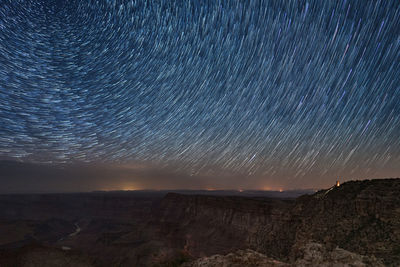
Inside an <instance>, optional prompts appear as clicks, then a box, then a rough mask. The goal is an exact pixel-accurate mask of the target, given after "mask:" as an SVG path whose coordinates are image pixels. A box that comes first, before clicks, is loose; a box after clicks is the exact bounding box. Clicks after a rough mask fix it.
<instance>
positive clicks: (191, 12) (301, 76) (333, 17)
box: [0, 0, 400, 188]
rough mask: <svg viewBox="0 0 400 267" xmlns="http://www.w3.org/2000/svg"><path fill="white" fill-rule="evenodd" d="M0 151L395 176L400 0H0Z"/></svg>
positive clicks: (222, 171) (288, 173)
mask: <svg viewBox="0 0 400 267" xmlns="http://www.w3.org/2000/svg"><path fill="white" fill-rule="evenodd" d="M0 158H2V159H7V160H15V161H22V162H25V163H45V164H46V166H49V165H56V164H57V166H58V164H67V165H68V166H69V165H70V164H72V165H74V164H82V163H89V164H96V165H104V166H105V165H107V166H123V167H121V168H126V167H127V168H134V169H137V168H140V169H150V170H153V169H157V170H164V169H168V172H172V173H174V172H176V173H179V175H181V176H182V177H184V176H185V175H187V177H198V179H197V182H193V187H196V185H198V186H199V187H201V186H204V184H202V183H200V182H199V181H201V180H202V179H205V180H207V182H206V184H207V186H212V185H213V184H215V185H216V186H217V187H220V188H223V187H226V188H239V187H243V186H244V187H249V188H264V187H265V188H269V187H274V188H275V187H284V188H293V187H313V186H324V185H327V184H330V183H332V182H333V181H334V180H335V179H336V177H337V176H339V177H343V179H351V178H355V179H358V178H373V177H389V176H400V2H399V1H398V0H392V1H390V0H385V1H364V0H360V1H349V0H348V1H319V0H318V1H102V0H100V1H91V0H88V1H78V0H76V1H75V0H70V1H45V0H41V1H40V0H18V1H15V0H12V1H11V0H6V1H2V4H1V5H0ZM138 166H139V167H138ZM171 170H172V171H171ZM11 176H12V175H11ZM11 176H10V177H11ZM168 177H170V176H168ZM200 177H203V178H200ZM204 177H207V178H204ZM230 177H231V178H230ZM232 177H241V178H240V179H237V178H232ZM2 179H3V181H5V180H7V178H2ZM8 179H11V178H8ZM110 179H112V178H110ZM132 179H134V180H135V179H136V180H137V181H138V182H137V183H138V184H143V186H142V187H152V183H148V184H146V181H144V180H146V179H150V178H138V177H133V178H132ZM140 179H142V180H140ZM143 179H144V180H143ZM165 179H167V180H168V178H165ZM183 179H186V178H183ZM188 179H189V178H188ZM171 183H172V184H171V187H174V185H175V184H174V183H176V182H172V181H171ZM145 184H146V185H145ZM180 186H181V185H180V184H179V183H177V184H176V187H180ZM182 186H183V185H182ZM185 186H187V185H185Z"/></svg>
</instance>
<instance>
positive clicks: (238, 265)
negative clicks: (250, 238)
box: [182, 243, 384, 267]
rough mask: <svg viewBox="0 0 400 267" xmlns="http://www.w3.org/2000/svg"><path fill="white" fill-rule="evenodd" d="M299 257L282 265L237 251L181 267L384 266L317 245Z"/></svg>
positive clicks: (246, 251)
mask: <svg viewBox="0 0 400 267" xmlns="http://www.w3.org/2000/svg"><path fill="white" fill-rule="evenodd" d="M301 253H302V254H301V257H300V258H298V259H297V260H296V261H295V262H293V263H284V262H281V261H277V260H274V259H271V258H268V257H267V256H266V255H264V254H261V253H259V252H256V251H254V250H250V249H247V250H238V251H236V252H234V253H229V254H227V255H225V256H221V255H214V256H211V257H204V258H200V259H198V260H195V261H193V262H189V263H185V264H183V265H182V267H242V266H254V267H256V266H257V267H273V266H274V267H295V266H297V267H308V266H322V267H350V266H353V267H365V266H374V267H381V266H384V265H383V263H382V262H381V261H379V260H377V259H376V258H375V257H366V256H361V255H358V254H356V253H352V252H349V251H347V250H344V249H340V248H335V249H334V250H332V251H328V250H327V249H326V248H325V247H324V246H323V245H321V244H318V243H308V244H306V245H305V246H303V247H302V248H301Z"/></svg>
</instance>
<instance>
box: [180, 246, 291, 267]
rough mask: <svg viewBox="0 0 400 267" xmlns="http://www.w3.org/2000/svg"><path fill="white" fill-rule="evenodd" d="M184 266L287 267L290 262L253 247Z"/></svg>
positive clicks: (184, 265)
mask: <svg viewBox="0 0 400 267" xmlns="http://www.w3.org/2000/svg"><path fill="white" fill-rule="evenodd" d="M181 266H182V267H242V266H248V267H287V266H290V265H289V264H286V263H283V262H280V261H277V260H273V259H271V258H268V257H267V256H265V255H263V254H261V253H258V252H256V251H254V250H251V249H246V250H238V251H236V252H232V253H229V254H227V255H224V256H222V255H214V256H211V257H204V258H200V259H198V260H196V261H193V262H189V263H185V264H182V265H181Z"/></svg>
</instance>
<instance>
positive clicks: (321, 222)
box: [157, 179, 400, 264]
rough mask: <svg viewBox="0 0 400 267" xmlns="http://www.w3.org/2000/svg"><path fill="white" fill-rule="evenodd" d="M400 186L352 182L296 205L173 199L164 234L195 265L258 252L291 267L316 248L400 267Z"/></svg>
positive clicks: (165, 212) (168, 200)
mask: <svg viewBox="0 0 400 267" xmlns="http://www.w3.org/2000/svg"><path fill="white" fill-rule="evenodd" d="M399 192H400V179H379V180H371V181H368V180H367V181H351V182H347V183H344V184H343V185H342V186H339V187H334V188H331V189H329V190H322V191H319V192H317V193H315V194H313V195H306V196H302V197H300V198H297V199H296V200H276V199H262V198H251V199H250V198H240V197H211V196H188V195H178V194H169V195H167V196H166V197H165V198H164V199H163V201H162V202H161V204H160V207H159V213H158V214H157V217H158V218H159V220H160V232H161V234H163V235H165V236H166V237H167V238H168V240H170V242H171V243H170V245H171V246H174V247H181V248H182V249H184V250H185V251H186V252H187V253H189V254H190V255H192V256H193V257H202V256H210V255H213V254H217V253H218V254H226V253H228V252H231V251H235V250H238V249H245V248H251V249H254V250H257V251H259V252H261V253H263V254H266V255H268V256H269V257H273V258H276V259H280V260H283V261H287V262H295V261H296V260H297V259H298V258H301V255H300V254H301V253H302V252H300V251H302V250H301V249H300V248H302V247H304V246H305V245H306V244H308V243H310V242H313V241H315V242H318V243H322V244H324V246H326V249H327V251H333V250H334V249H335V248H336V247H340V248H343V249H346V250H348V251H351V252H355V253H358V254H360V255H371V256H374V257H377V258H380V259H383V260H384V262H385V263H386V264H395V263H400V194H399Z"/></svg>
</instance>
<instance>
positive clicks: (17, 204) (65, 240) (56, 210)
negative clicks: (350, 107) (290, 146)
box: [0, 179, 400, 266]
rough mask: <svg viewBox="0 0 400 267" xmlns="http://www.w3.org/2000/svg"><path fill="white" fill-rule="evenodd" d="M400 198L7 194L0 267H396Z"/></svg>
mask: <svg viewBox="0 0 400 267" xmlns="http://www.w3.org/2000/svg"><path fill="white" fill-rule="evenodd" d="M399 192H400V179H374V180H363V181H349V182H345V183H343V184H342V185H340V186H333V187H332V188H329V189H326V190H320V191H317V192H308V193H307V194H303V195H301V196H298V195H296V194H292V195H288V194H283V195H281V197H279V194H273V195H262V194H259V193H257V194H250V193H248V194H244V195H241V194H239V193H235V194H221V193H218V192H215V193H214V194H213V192H207V193H204V192H194V193H193V192H191V193H189V192H174V193H167V192H160V191H146V192H93V193H79V194H78V193H77V194H37V195H0V266H55V265H56V266H180V265H183V266H223V265H224V264H225V265H226V266H234V262H240V261H241V260H242V264H245V265H248V266H292V265H293V266H296V265H297V266H302V265H303V266H307V264H308V266H310V264H311V265H315V264H326V266H331V265H332V264H347V265H348V266H350V265H351V264H352V266H383V265H387V266H396V265H398V264H399V263H400V195H399ZM246 260H248V261H247V262H246ZM213 264H214V265H213ZM329 264H331V265H329ZM339 266H346V265H339Z"/></svg>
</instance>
